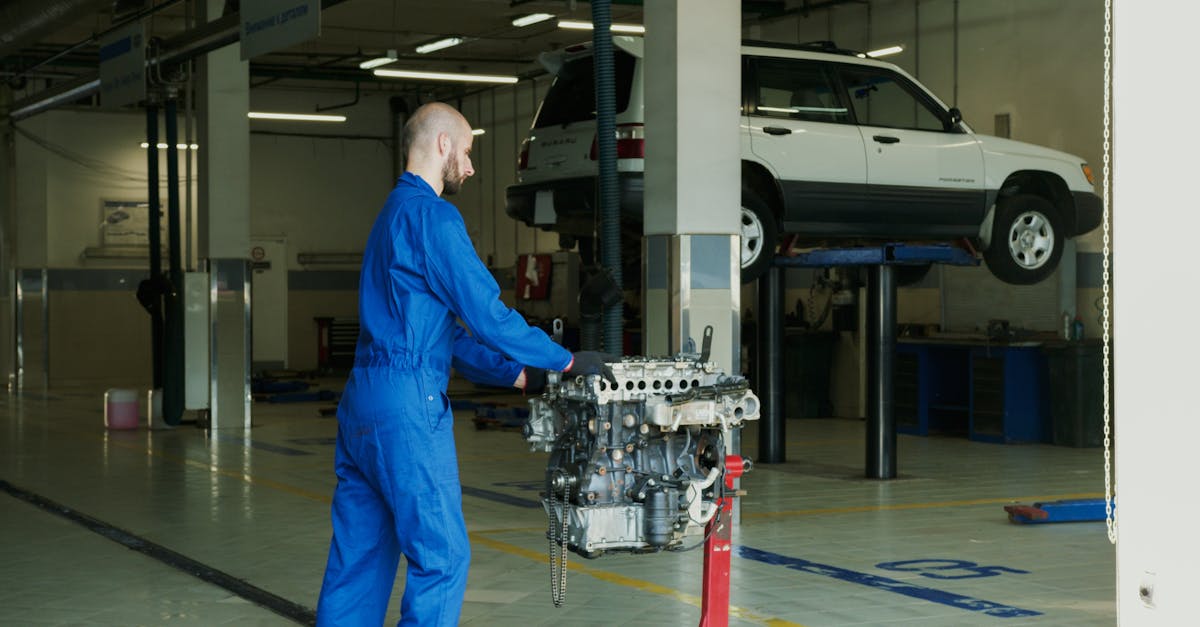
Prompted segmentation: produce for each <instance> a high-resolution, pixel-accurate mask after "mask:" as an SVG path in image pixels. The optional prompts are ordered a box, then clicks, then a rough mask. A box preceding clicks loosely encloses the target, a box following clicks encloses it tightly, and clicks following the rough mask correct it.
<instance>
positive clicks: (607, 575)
mask: <svg viewBox="0 0 1200 627" xmlns="http://www.w3.org/2000/svg"><path fill="white" fill-rule="evenodd" d="M468 535H470V536H471V540H472V542H477V543H479V544H482V545H483V546H486V547H488V548H491V549H495V550H497V551H501V552H503V553H508V554H510V555H518V556H521V557H524V558H526V559H530V560H533V561H535V562H539V563H543V564H547V563H548V562H549V561H550V559H549V556H548V555H546V554H545V553H539V552H537V551H531V550H529V549H526V548H522V547H519V546H516V545H514V544H509V543H507V542H501V541H499V540H496V539H493V538H488V537H485V536H483V535H481V534H478V533H470V534H468ZM567 569H568V570H571V571H573V572H577V573H581V574H584V575H588V576H591V577H595V578H596V579H599V580H600V581H606V582H608V583H613V584H616V585H618V586H626V587H628V588H634V589H636V590H641V591H643V592H650V593H652V594H658V595H661V596H665V597H667V598H670V599H674V600H676V601H679V602H680V603H686V604H687V605H691V606H692V607H695V608H697V609H699V608H700V607H701V605H702V602H701V599H700V597H698V596H696V595H694V594H685V593H683V592H680V591H678V590H673V589H671V588H668V587H666V586H660V585H658V584H656V583H651V582H649V581H642V580H640V579H634V578H633V577H626V576H624V575H618V574H616V573H612V572H609V571H606V570H599V569H597V568H592V567H591V566H584V565H583V564H580V563H579V562H577V561H576V562H568V563H567ZM729 616H730V617H736V618H741V619H745V620H749V621H754V622H756V623H761V624H764V625H770V626H772V627H790V626H794V627H802V626H801V625H800V624H799V623H793V622H790V621H786V620H783V619H780V618H772V617H768V616H761V615H759V614H756V613H754V612H751V611H750V610H747V609H745V608H741V607H737V606H734V605H730V606H729Z"/></svg>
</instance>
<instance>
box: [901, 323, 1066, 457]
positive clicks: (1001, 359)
mask: <svg viewBox="0 0 1200 627" xmlns="http://www.w3.org/2000/svg"><path fill="white" fill-rule="evenodd" d="M1047 379H1048V370H1047V367H1046V358H1045V356H1044V355H1043V354H1042V351H1041V346H1040V344H1039V343H1036V342H1020V343H1010V344H994V343H987V342H982V341H948V340H937V339H920V340H917V339H901V340H899V341H897V343H896V375H895V399H894V402H895V416H896V430H897V431H899V432H900V433H909V434H913V435H928V434H930V433H940V434H948V435H966V436H967V437H969V438H970V439H972V440H977V441H981V442H1004V443H1008V442H1049V441H1050V436H1051V433H1050V426H1051V425H1050V421H1049V420H1048V419H1047V417H1048V415H1049V411H1048V398H1047V394H1046V382H1047Z"/></svg>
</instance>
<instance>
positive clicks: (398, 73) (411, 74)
mask: <svg viewBox="0 0 1200 627" xmlns="http://www.w3.org/2000/svg"><path fill="white" fill-rule="evenodd" d="M374 73H375V76H384V77H387V78H412V79H416V80H423V81H457V82H461V83H507V84H510V85H511V84H512V83H515V82H517V77H515V76H492V75H488V74H455V73H452V72H416V71H413V70H375V72H374Z"/></svg>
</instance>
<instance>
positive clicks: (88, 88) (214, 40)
mask: <svg viewBox="0 0 1200 627" xmlns="http://www.w3.org/2000/svg"><path fill="white" fill-rule="evenodd" d="M345 1H346V0H321V9H322V10H324V9H328V8H329V7H331V6H334V5H338V4H341V3H343V2H345ZM239 19H240V18H239V15H238V14H237V13H230V14H227V15H224V16H222V17H219V18H217V19H215V20H213V21H211V22H208V23H207V24H201V25H200V26H198V27H196V28H194V29H192V30H190V31H188V32H186V33H182V34H179V35H176V36H175V37H172V38H170V39H167V40H165V41H163V43H162V45H161V46H160V47H159V51H160V52H159V53H158V55H157V56H154V57H147V58H146V70H147V74H148V75H149V74H150V73H151V71H152V70H153V69H154V68H155V67H156V66H157V67H164V66H171V65H178V64H180V63H183V62H185V61H188V60H191V59H193V58H195V57H198V56H200V55H203V54H206V53H209V52H212V51H213V50H217V49H218V48H224V47H225V46H228V45H230V44H233V43H237V41H238V39H239V38H240V37H241V30H240V24H239ZM98 91H100V74H99V72H97V73H96V74H92V75H90V76H81V77H79V78H76V79H74V80H71V81H67V82H65V83H59V84H57V85H54V86H52V87H50V88H48V89H45V90H43V91H41V92H38V93H37V94H34V95H32V96H29V97H27V98H22V99H21V100H19V101H17V102H14V103H13V104H12V109H11V110H10V112H9V117H10V118H12V120H13V121H17V120H23V119H25V118H27V117H29V116H31V115H36V114H38V113H41V112H43V111H48V110H50V109H53V108H55V107H58V106H62V105H65V104H69V103H71V102H74V101H76V100H78V99H80V98H84V97H86V96H91V95H93V94H95V93H96V92H98Z"/></svg>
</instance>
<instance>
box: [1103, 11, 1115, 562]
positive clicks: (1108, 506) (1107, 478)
mask: <svg viewBox="0 0 1200 627" xmlns="http://www.w3.org/2000/svg"><path fill="white" fill-rule="evenodd" d="M1111 95H1112V0H1104V174H1103V177H1104V311H1103V313H1104V523H1105V525H1106V526H1107V527H1108V541H1109V542H1111V543H1112V544H1116V543H1117V517H1116V514H1115V513H1114V512H1113V507H1114V504H1115V501H1116V499H1115V497H1114V496H1113V474H1112V407H1111V406H1110V403H1109V399H1110V398H1111V396H1110V394H1109V391H1110V390H1111V387H1110V386H1111V385H1112V376H1111V375H1110V374H1109V373H1110V370H1109V363H1110V362H1109V356H1110V354H1111V350H1112V349H1111V337H1110V335H1109V323H1110V316H1111V314H1110V313H1109V312H1110V308H1109V305H1110V300H1109V299H1110V291H1111V288H1110V287H1109V267H1110V259H1111V257H1112V254H1111V249H1110V248H1109V242H1110V238H1109V229H1110V228H1111V227H1110V226H1109V219H1110V217H1111V209H1110V207H1111V205H1112V203H1111V201H1110V196H1109V162H1110V160H1111V155H1112V150H1111V144H1110V143H1109V139H1110V136H1111V127H1112V119H1111V108H1110V107H1109V101H1110V99H1111Z"/></svg>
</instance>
